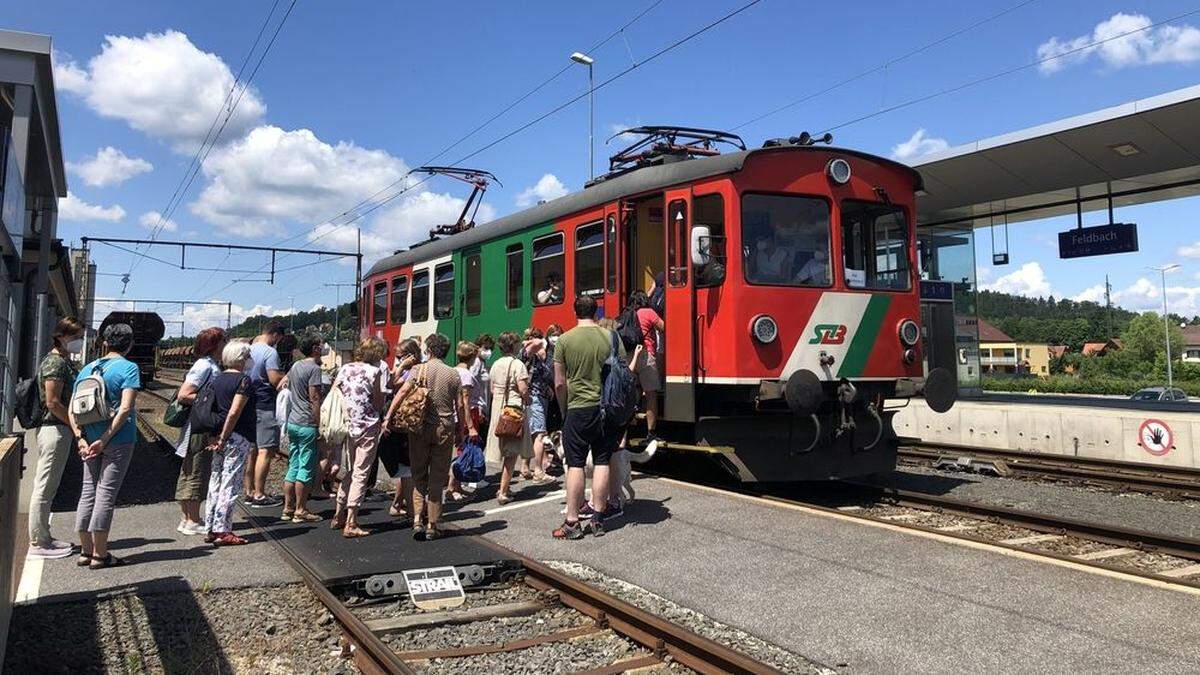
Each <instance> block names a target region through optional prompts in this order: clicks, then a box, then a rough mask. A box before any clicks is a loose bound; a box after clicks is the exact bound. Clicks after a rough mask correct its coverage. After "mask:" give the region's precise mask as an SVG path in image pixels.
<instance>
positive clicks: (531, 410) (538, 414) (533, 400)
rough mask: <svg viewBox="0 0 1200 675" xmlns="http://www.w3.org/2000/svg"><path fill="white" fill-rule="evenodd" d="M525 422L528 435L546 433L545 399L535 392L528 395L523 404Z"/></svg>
mask: <svg viewBox="0 0 1200 675" xmlns="http://www.w3.org/2000/svg"><path fill="white" fill-rule="evenodd" d="M525 424H526V425H527V429H528V431H529V435H530V436H536V435H537V434H544V433H546V401H545V400H544V399H543V398H542V397H541V396H538V395H537V394H534V395H533V396H530V397H529V405H527V406H525Z"/></svg>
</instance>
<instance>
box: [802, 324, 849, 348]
mask: <svg viewBox="0 0 1200 675" xmlns="http://www.w3.org/2000/svg"><path fill="white" fill-rule="evenodd" d="M845 341H846V326H844V325H842V324H838V323H822V324H818V325H817V326H814V327H813V338H812V339H811V340H809V341H808V344H810V345H840V344H842V343H843V342H845Z"/></svg>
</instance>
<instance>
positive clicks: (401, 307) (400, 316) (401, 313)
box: [392, 277, 408, 324]
mask: <svg viewBox="0 0 1200 675" xmlns="http://www.w3.org/2000/svg"><path fill="white" fill-rule="evenodd" d="M405 321H408V277H392V323H393V324H402V323H404V322H405Z"/></svg>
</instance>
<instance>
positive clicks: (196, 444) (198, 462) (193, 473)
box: [175, 434, 213, 502]
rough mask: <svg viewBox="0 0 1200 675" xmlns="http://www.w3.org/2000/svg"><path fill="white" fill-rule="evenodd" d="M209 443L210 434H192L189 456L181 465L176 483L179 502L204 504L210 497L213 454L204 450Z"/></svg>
mask: <svg viewBox="0 0 1200 675" xmlns="http://www.w3.org/2000/svg"><path fill="white" fill-rule="evenodd" d="M207 443H208V434H192V437H191V438H189V439H188V448H187V455H185V456H184V458H183V463H181V464H180V465H179V479H178V480H176V481H175V499H176V500H177V501H194V502H202V501H204V499H205V498H206V497H208V476H209V474H210V473H211V472H212V456H213V454H212V453H211V452H209V451H208V450H205V449H204V446H205V445H206V444H207Z"/></svg>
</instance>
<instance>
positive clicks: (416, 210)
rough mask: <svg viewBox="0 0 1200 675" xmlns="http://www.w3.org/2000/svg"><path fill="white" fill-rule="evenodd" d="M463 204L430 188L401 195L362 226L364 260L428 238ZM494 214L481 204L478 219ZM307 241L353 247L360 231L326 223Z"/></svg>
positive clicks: (330, 246) (482, 220) (338, 247)
mask: <svg viewBox="0 0 1200 675" xmlns="http://www.w3.org/2000/svg"><path fill="white" fill-rule="evenodd" d="M464 204H466V200H465V199H461V198H459V197H454V196H452V195H449V194H445V193H436V192H429V191H425V192H418V193H414V194H411V195H405V196H403V197H401V198H400V199H399V200H397V202H396V203H395V204H394V205H393V206H390V207H388V208H387V209H385V210H383V211H382V212H381V213H380V214H379V216H378V217H376V218H375V219H374V220H372V221H371V222H370V224H369V225H368V226H367V227H365V228H363V233H362V247H363V254H364V258H366V261H364V262H373V261H374V260H376V259H378V258H381V257H383V256H385V255H387V254H390V253H391V252H392V251H395V250H397V249H402V248H408V247H409V246H410V245H412V244H414V243H416V242H418V241H421V240H423V239H426V238H428V237H429V229H430V228H431V227H433V226H435V225H441V224H446V223H453V222H454V221H455V220H456V219H457V218H458V214H459V213H461V212H462V209H463V205H464ZM495 217H496V212H495V209H493V208H492V206H491V205H489V204H486V203H485V204H483V205H481V206H480V207H479V212H478V213H477V214H476V216H475V221H476V222H477V223H486V222H488V221H490V220H492V219H494V218H495ZM308 241H309V242H310V243H315V244H317V245H319V246H322V247H325V248H328V249H331V250H344V251H345V250H351V251H352V250H354V247H355V245H356V243H357V232H356V230H355V228H354V227H338V226H336V225H330V224H323V225H321V226H320V227H318V228H316V229H315V230H314V231H313V232H311V233H310V234H309V235H308Z"/></svg>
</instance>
